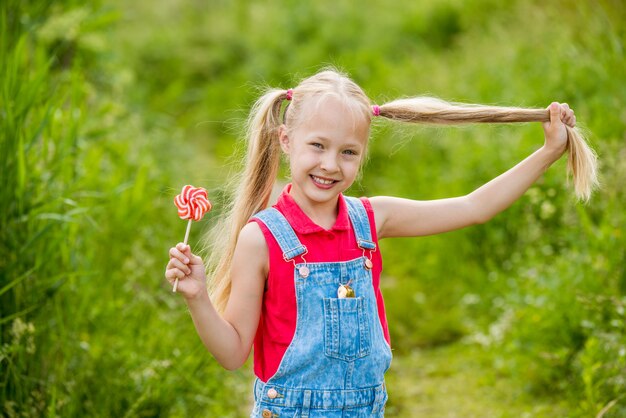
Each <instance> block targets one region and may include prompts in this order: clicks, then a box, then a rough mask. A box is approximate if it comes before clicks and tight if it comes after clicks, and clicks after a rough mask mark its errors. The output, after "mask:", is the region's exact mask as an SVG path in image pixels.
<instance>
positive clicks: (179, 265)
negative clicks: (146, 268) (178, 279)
mask: <svg viewBox="0 0 626 418" xmlns="http://www.w3.org/2000/svg"><path fill="white" fill-rule="evenodd" d="M168 266H169V268H177V269H179V270H180V271H182V272H184V273H185V274H191V269H190V268H189V267H188V266H187V265H185V264H184V263H183V262H182V261H180V260H179V259H177V258H172V260H171V261H170V263H169V264H168Z"/></svg>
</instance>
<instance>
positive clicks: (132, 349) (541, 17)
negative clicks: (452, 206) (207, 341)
mask: <svg viewBox="0 0 626 418" xmlns="http://www.w3.org/2000/svg"><path fill="white" fill-rule="evenodd" d="M624 22H626V10H625V6H624V4H623V2H621V1H617V0H601V1H586V0H585V1H580V2H576V3H572V2H566V1H556V2H550V3H545V2H539V1H530V0H529V1H522V0H518V1H510V2H497V1H494V0H467V1H461V0H446V1H429V2H410V1H402V2H394V3H393V6H389V4H385V3H380V2H375V1H373V0H365V1H362V2H359V3H358V5H356V4H355V3H353V2H348V1H334V2H330V1H317V2H298V1H277V0H270V1H267V2H263V3H249V2H243V1H226V0H222V1H218V0H215V1H211V2H203V1H199V0H177V1H169V2H149V1H145V0H138V1H134V2H122V1H121V0H116V1H111V2H103V1H100V0H92V1H88V2H83V1H78V0H76V1H65V2H52V1H51V0H48V1H45V0H43V1H41V0H40V1H35V0H31V1H17V0H7V1H4V2H2V3H1V5H0V135H1V136H0V150H1V153H0V195H1V198H0V206H1V210H0V236H1V237H2V240H1V241H0V249H1V253H0V346H1V348H0V408H1V410H2V411H3V414H4V415H6V416H11V417H13V416H15V417H17V416H44V415H45V416H50V417H52V416H128V417H131V416H241V415H245V414H246V412H247V411H248V409H247V408H248V407H247V402H249V396H250V387H249V380H250V375H251V372H250V371H249V370H244V371H240V372H235V373H232V372H226V371H224V370H221V368H220V367H219V366H218V365H217V363H216V362H215V361H214V360H213V359H212V358H211V356H210V355H209V354H207V353H206V352H205V351H204V349H203V348H202V346H201V343H200V342H199V340H198V338H197V337H196V335H195V331H194V329H193V325H192V323H191V321H190V318H189V316H188V315H187V314H186V309H185V306H184V303H183V302H182V301H181V300H180V299H179V298H176V297H172V295H171V294H170V293H169V290H168V287H167V286H166V285H165V283H164V280H163V267H164V266H165V263H166V261H167V254H166V251H167V248H168V247H169V246H170V245H171V244H172V243H174V242H177V241H178V240H180V238H182V235H183V230H184V223H182V221H180V220H179V219H178V218H177V217H176V216H174V214H175V212H174V208H173V205H172V203H171V199H172V198H173V196H174V195H175V194H176V193H177V192H178V190H179V189H180V186H182V185H183V184H186V183H191V184H196V185H203V186H204V187H206V188H208V189H209V190H210V193H211V195H212V200H214V201H217V202H216V203H217V204H216V207H217V208H219V206H221V204H220V200H223V199H227V197H228V191H227V190H224V188H223V186H222V183H223V182H224V180H225V179H226V178H227V177H228V176H229V170H230V169H233V170H235V169H237V168H238V167H239V165H240V162H239V161H238V159H237V157H238V156H239V155H241V149H242V145H241V142H240V138H241V133H242V122H243V119H244V118H245V115H246V112H247V109H248V108H249V106H250V104H251V103H252V102H253V101H254V100H255V98H256V97H257V95H258V92H259V86H263V85H266V84H267V85H271V86H276V87H283V88H287V87H290V86H293V85H294V84H295V83H297V81H298V80H299V78H300V77H304V76H308V75H310V74H311V73H313V72H315V71H316V70H318V69H319V68H321V67H322V66H324V65H328V64H332V65H335V66H337V67H339V68H341V69H343V70H345V71H346V72H347V73H348V74H349V75H351V76H352V77H353V78H354V79H355V81H357V82H358V83H359V84H360V85H361V86H362V87H363V88H364V89H365V91H366V92H367V93H368V94H369V95H370V97H371V98H372V100H373V101H374V102H378V103H383V102H384V101H386V100H391V99H394V98H397V97H402V96H409V95H422V94H428V95H436V96H439V97H442V98H445V99H448V100H453V101H463V102H470V103H486V104H500V105H519V106H527V107H546V106H547V105H548V104H549V103H550V102H551V101H553V100H556V101H561V102H567V103H569V104H570V105H571V106H572V107H573V108H574V109H575V110H576V114H577V118H578V121H579V123H581V124H583V125H584V126H585V127H586V128H587V129H588V130H589V132H590V134H591V135H590V138H591V141H592V144H593V146H594V147H595V148H596V150H597V151H598V153H599V155H600V160H601V181H602V183H603V187H602V189H601V190H600V191H598V192H597V193H596V194H595V195H594V196H593V198H592V201H591V202H590V204H589V205H586V206H584V205H581V204H579V203H577V202H575V201H574V199H573V191H572V187H571V186H568V185H567V184H566V181H565V164H564V161H559V162H558V163H556V164H555V165H554V166H553V167H552V168H551V169H550V170H549V171H548V172H546V174H545V175H544V176H543V178H542V179H541V180H540V181H538V182H537V183H536V185H534V186H533V187H532V188H531V189H530V190H529V191H528V192H527V193H526V195H525V196H524V197H522V198H521V199H520V200H519V201H518V202H516V203H515V204H514V205H513V206H512V207H511V208H509V209H508V210H507V211H505V212H504V213H502V214H500V215H498V216H497V217H495V218H494V219H493V220H491V221H490V222H489V223H487V224H484V225H479V226H474V227H471V228H467V229H465V230H461V231H455V232H452V233H448V234H443V235H440V236H433V237H423V238H418V239H398V240H388V241H385V242H383V243H382V251H383V254H384V260H385V269H384V277H383V279H382V283H383V284H382V285H383V291H384V294H385V300H386V306H387V315H388V319H389V323H390V329H391V333H392V344H393V347H394V350H395V354H396V356H397V357H398V358H399V359H400V360H399V361H400V363H401V364H402V362H403V361H406V360H404V359H406V358H409V359H412V358H413V356H415V354H416V353H419V352H420V350H423V349H430V348H433V347H437V350H441V348H440V347H443V346H450V347H454V348H453V349H451V350H450V351H448V350H444V351H443V352H444V353H446V354H445V355H454V356H455V357H457V356H458V357H459V358H466V359H467V360H468V362H471V361H472V359H477V362H478V363H479V365H480V367H481V369H482V370H489V373H492V374H494V376H495V377H492V378H490V379H493V380H490V382H493V384H494V385H496V383H495V382H496V381H498V379H504V380H505V381H506V382H508V384H509V385H510V393H514V394H517V395H519V397H520V399H522V402H524V399H525V400H526V401H525V402H527V403H528V404H533V403H535V402H538V400H541V402H542V404H550V403H554V404H555V405H556V404H558V405H559V409H558V410H557V409H554V410H550V409H549V408H547V409H545V408H542V409H541V411H539V410H535V412H533V414H535V415H533V416H555V415H559V416H560V415H562V414H567V416H572V417H586V416H595V415H598V414H602V416H605V417H618V416H624V415H626V398H625V397H624V393H626V377H625V376H626V328H625V326H624V316H625V309H626V270H625V268H624V264H625V263H624V259H625V255H626V250H625V248H626V246H625V245H624V244H625V243H624V224H625V220H626V219H625V218H626V215H625V214H624V213H625V212H624V210H623V208H624V203H625V202H626V196H625V195H624V191H623V181H624V178H626V163H625V161H626V147H625V145H624V140H625V139H626V134H625V132H626V129H625V127H626V111H625V110H624V109H626V83H625V82H624V80H626V59H625V57H624V41H625V40H626V25H625V24H624ZM542 141H543V137H542V130H541V127H540V126H539V125H538V124H524V125H507V126H470V127H455V128H432V127H415V126H400V125H397V124H392V123H389V122H380V121H377V122H376V124H375V126H374V128H373V132H372V141H371V146H370V155H369V161H368V164H367V165H366V167H365V171H364V174H363V177H362V179H361V180H360V181H359V182H358V184H355V185H354V186H353V188H352V190H351V191H350V193H351V194H354V195H368V196H372V195H379V194H387V195H395V196H402V197H407V198H413V199H436V198H443V197H450V196H457V195H461V194H466V193H469V192H471V191H472V190H474V189H475V188H476V187H478V186H480V185H481V184H483V183H485V182H487V181H488V180H489V179H491V178H493V177H495V176H496V175H498V174H500V173H501V172H503V171H505V170H506V169H507V168H509V167H511V166H513V165H514V164H516V163H517V162H518V161H520V160H521V159H523V158H524V157H525V156H526V155H528V154H529V153H530V152H532V151H533V150H534V149H536V148H538V147H539V146H540V145H541V144H542ZM233 155H234V157H233ZM563 160H564V159H563ZM218 214H219V209H218V210H216V211H215V214H213V213H212V214H211V215H212V216H215V215H218ZM212 216H211V217H212ZM211 217H208V218H207V219H205V220H203V221H202V222H201V224H200V225H198V226H196V227H195V228H194V230H193V231H192V241H193V242H198V240H199V238H200V235H201V232H202V227H204V228H205V229H206V227H207V226H208V225H209V224H210V223H211ZM437 352H442V351H437ZM463 353H465V354H463ZM476 353H480V354H476ZM418 361H419V357H418ZM418 367H419V365H418ZM390 373H391V374H392V380H393V378H394V376H393V373H394V368H393V367H392V370H391V371H390ZM451 373H452V372H451ZM459 376H465V375H463V374H462V373H460V374H459ZM467 378H469V376H467ZM426 379H428V377H426ZM421 384H423V383H421ZM490 384H491V383H490ZM432 390H433V391H434V392H435V393H436V388H434V389H432ZM394 391H395V392H396V393H397V395H394ZM407 393H410V390H409V389H407V388H405V387H404V385H403V386H398V387H390V402H389V407H388V415H390V416H393V414H394V412H395V414H399V415H396V416H406V414H407V413H408V412H407V411H408V409H407V406H406V402H408V398H409V396H408V395H406V394H407ZM474 395H477V392H472V391H471V389H469V388H468V392H467V394H466V400H464V401H463V400H461V399H451V400H450V401H449V402H448V403H450V402H459V405H461V406H460V407H459V410H461V409H464V410H466V411H470V410H471V411H479V410H480V409H476V408H478V407H472V408H463V407H462V405H463V402H470V401H469V400H471V401H472V402H473V403H475V404H480V398H477V399H474V397H475V396H474ZM441 396H445V395H444V394H441ZM242 398H243V399H244V401H242ZM468 399H469V400H468ZM501 407H502V411H495V410H494V409H493V408H494V406H493V405H492V404H490V405H489V408H490V409H488V410H487V409H484V410H483V413H482V415H481V413H480V412H476V416H512V415H507V414H508V413H510V412H505V410H506V409H507V408H508V407H509V405H508V404H504V403H503V404H502V405H501ZM564 408H565V409H566V410H567V412H564V410H565V409H564ZM484 411H489V412H488V413H486V412H484ZM431 412H432V410H431ZM431 416H437V415H436V412H435V413H431Z"/></svg>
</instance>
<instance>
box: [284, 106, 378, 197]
mask: <svg viewBox="0 0 626 418" xmlns="http://www.w3.org/2000/svg"><path fill="white" fill-rule="evenodd" d="M301 111H302V112H303V113H302V116H301V122H300V123H298V124H297V126H295V128H294V129H292V130H291V131H290V132H287V128H286V127H285V126H284V125H283V126H281V129H280V143H281V148H282V149H283V151H284V152H285V153H287V154H288V155H289V166H290V168H291V178H292V189H291V194H292V196H293V197H294V199H295V200H296V201H297V202H298V203H299V204H301V205H303V204H304V205H310V206H317V205H320V204H324V203H330V204H335V203H336V199H337V196H338V195H339V193H342V192H343V191H345V190H346V189H347V188H348V187H350V186H351V185H352V183H353V182H354V179H355V178H356V176H357V174H358V172H359V167H360V164H361V160H362V159H363V158H364V153H365V149H366V144H367V140H368V136H369V124H370V121H369V119H367V118H366V117H364V116H363V114H362V113H361V112H360V111H359V110H358V109H353V108H352V109H351V108H350V107H348V106H347V105H346V104H344V103H342V102H341V101H340V100H339V99H337V98H336V97H333V96H326V97H323V98H321V99H319V100H310V101H309V102H308V103H303V107H302V109H301Z"/></svg>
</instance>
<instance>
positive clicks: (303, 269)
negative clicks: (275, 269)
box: [283, 245, 311, 279]
mask: <svg viewBox="0 0 626 418" xmlns="http://www.w3.org/2000/svg"><path fill="white" fill-rule="evenodd" d="M308 253H309V250H308V249H307V248H306V247H305V246H304V245H300V246H298V247H296V248H293V249H291V250H289V251H287V252H284V253H283V260H285V261H291V262H292V263H293V268H294V269H295V268H296V260H294V258H296V257H298V256H300V258H302V262H303V263H304V265H303V266H300V267H299V268H298V274H299V275H300V277H303V278H305V279H306V278H307V277H309V274H310V273H311V271H310V270H309V268H308V267H307V265H306V259H305V258H304V256H305V255H306V254H308ZM291 254H293V255H291Z"/></svg>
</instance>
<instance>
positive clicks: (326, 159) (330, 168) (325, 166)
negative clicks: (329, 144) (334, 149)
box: [320, 152, 339, 173]
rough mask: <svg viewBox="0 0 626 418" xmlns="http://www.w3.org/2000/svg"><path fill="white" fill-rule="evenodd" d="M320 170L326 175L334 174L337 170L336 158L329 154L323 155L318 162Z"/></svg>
mask: <svg viewBox="0 0 626 418" xmlns="http://www.w3.org/2000/svg"><path fill="white" fill-rule="evenodd" d="M320 168H321V169H322V170H323V171H326V172H327V173H334V172H336V171H337V170H339V164H337V158H336V156H335V155H332V154H331V153H330V152H327V153H325V154H324V155H323V156H322V158H321V160H320Z"/></svg>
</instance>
